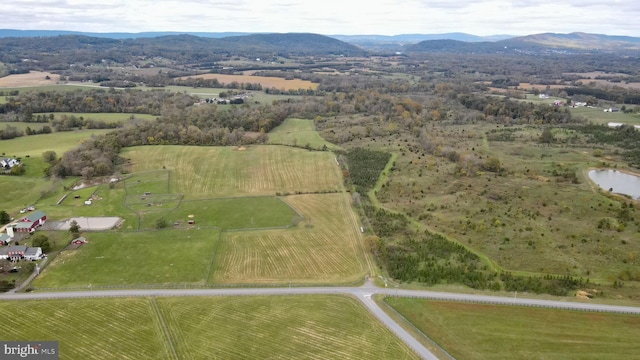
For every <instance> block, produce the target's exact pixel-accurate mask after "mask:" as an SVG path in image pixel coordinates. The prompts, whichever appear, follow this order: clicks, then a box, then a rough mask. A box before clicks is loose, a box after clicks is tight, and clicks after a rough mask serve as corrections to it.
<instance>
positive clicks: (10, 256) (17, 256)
mask: <svg viewBox="0 0 640 360" xmlns="http://www.w3.org/2000/svg"><path fill="white" fill-rule="evenodd" d="M25 251H27V246H26V245H12V246H7V247H3V248H0V259H5V260H11V261H18V260H21V259H22V258H23V257H24V252H25Z"/></svg>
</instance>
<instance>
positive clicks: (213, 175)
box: [122, 145, 342, 200]
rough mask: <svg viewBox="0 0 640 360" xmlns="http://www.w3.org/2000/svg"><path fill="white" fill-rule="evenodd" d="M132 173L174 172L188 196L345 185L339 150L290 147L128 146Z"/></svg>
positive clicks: (174, 188) (174, 184)
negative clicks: (336, 153)
mask: <svg viewBox="0 0 640 360" xmlns="http://www.w3.org/2000/svg"><path fill="white" fill-rule="evenodd" d="M122 156H123V157H125V158H129V159H131V162H132V165H131V170H132V172H140V171H148V170H159V169H162V168H163V167H165V168H166V169H167V170H170V171H171V180H170V181H171V192H172V193H180V194H184V199H185V200H193V199H203V198H211V197H222V196H224V197H227V196H247V195H275V194H276V193H292V194H293V193H296V192H321V191H337V190H340V189H342V178H341V174H340V172H339V169H338V166H337V165H336V163H335V161H334V155H333V153H330V152H324V151H308V150H304V149H297V148H291V147H285V146H265V145H259V146H258V145H256V146H249V147H247V148H237V147H231V146H228V147H203V146H144V147H133V148H127V149H125V150H124V151H123V152H122Z"/></svg>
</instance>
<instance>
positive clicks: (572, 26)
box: [0, 0, 640, 37]
mask: <svg viewBox="0 0 640 360" xmlns="http://www.w3.org/2000/svg"><path fill="white" fill-rule="evenodd" d="M0 14H2V22H1V23H0V27H2V28H7V29H21V30H74V31H87V32H142V31H178V32H181V31H184V32H224V31H239V32H313V33H319V34H326V35H336V34H346V35H354V34H380V35H397V34H410V33H423V34H437V33H447V32H466V33H470V34H474V35H496V34H509V35H528V34H537V33H542V32H558V33H569V32H575V31H581V32H589V33H601V34H608V35H629V36H637V37H640V21H639V20H638V19H640V1H637V0H631V1H630V0H608V1H594V0H581V1H577V0H568V1H562V0H556V1H549V0H537V1H535V0H519V1H502V0H488V1H485V0H469V1H455V0H451V1H449V0H427V1H417V0H395V1H391V0H355V1H353V0H352V1H349V0H321V1H302V0H222V1H207V0H180V1H178V0H153V1H150V0H110V1H104V0H10V1H9V0H3V1H1V3H0Z"/></svg>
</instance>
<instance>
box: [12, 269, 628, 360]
mask: <svg viewBox="0 0 640 360" xmlns="http://www.w3.org/2000/svg"><path fill="white" fill-rule="evenodd" d="M318 294H343V295H351V296H354V297H356V298H357V299H358V300H359V301H360V302H361V303H362V304H363V305H364V306H365V307H366V308H367V309H368V310H369V311H370V312H371V313H372V314H373V315H374V316H375V317H376V318H377V319H378V320H380V321H381V322H382V323H383V324H384V325H385V326H387V328H389V330H390V331H391V332H393V333H394V334H396V335H397V336H398V337H399V338H400V339H401V340H402V341H404V342H405V344H407V346H409V347H410V348H411V349H413V350H414V351H415V352H416V353H417V354H418V355H420V356H421V357H422V358H423V359H430V360H431V359H437V357H436V356H435V355H434V354H433V353H431V352H430V351H429V350H428V349H427V348H426V347H424V345H422V344H421V343H420V342H419V341H418V340H416V339H415V338H414V337H413V336H411V335H410V334H409V333H408V332H407V331H406V330H404V329H403V328H402V327H401V326H400V325H399V324H398V323H396V322H395V321H394V320H393V319H391V317H389V316H388V315H387V314H386V313H385V312H384V311H383V310H382V309H381V308H380V307H379V306H378V305H377V304H376V302H375V301H373V299H372V296H373V295H376V294H380V295H390V296H400V297H415V298H425V299H433V300H444V301H463V302H475V303H488V304H500V305H517V306H535V307H545V308H555V309H564V310H582V311H596V312H613V313H624V314H638V315H640V307H634V306H617V305H605V304H590V303H578V302H567V301H556V300H539V299H527V298H511V297H502V296H488V295H474V294H457V293H447V292H435V291H423V290H402V289H388V288H378V287H375V286H374V285H373V284H372V283H371V282H369V281H368V282H367V283H366V284H365V285H364V286H361V287H294V288H285V287H279V288H229V289H131V290H96V291H68V292H43V293H14V294H0V300H50V299H73V298H99V297H103V298H104V297H154V296H161V297H171V296H257V295H318Z"/></svg>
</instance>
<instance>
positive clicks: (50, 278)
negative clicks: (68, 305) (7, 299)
mask: <svg viewBox="0 0 640 360" xmlns="http://www.w3.org/2000/svg"><path fill="white" fill-rule="evenodd" d="M219 235H220V234H219V231H218V230H215V229H203V230H197V229H190V230H186V231H185V230H159V231H146V232H124V233H121V232H100V233H99V232H96V233H89V234H87V235H86V236H87V238H88V239H89V243H87V244H85V245H82V246H81V247H80V248H78V249H76V250H69V251H64V252H62V253H60V254H59V255H58V256H57V257H56V258H55V259H54V260H53V262H52V263H51V264H50V265H48V266H47V269H46V271H44V272H43V273H42V274H41V275H40V276H38V278H37V279H36V280H35V281H34V282H32V284H31V285H32V286H33V287H34V288H58V287H81V288H88V287H89V286H98V287H99V286H118V285H122V286H129V285H145V284H164V285H166V284H178V283H179V284H186V285H204V284H205V282H206V279H207V277H208V275H209V268H210V262H211V258H212V255H213V253H214V249H215V248H216V243H217V242H218V238H219Z"/></svg>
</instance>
